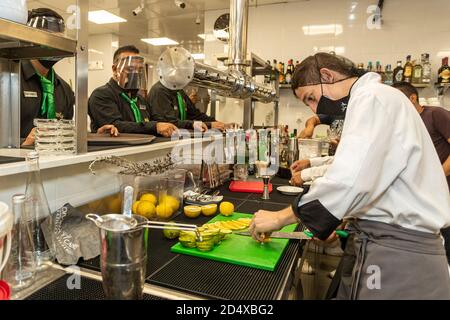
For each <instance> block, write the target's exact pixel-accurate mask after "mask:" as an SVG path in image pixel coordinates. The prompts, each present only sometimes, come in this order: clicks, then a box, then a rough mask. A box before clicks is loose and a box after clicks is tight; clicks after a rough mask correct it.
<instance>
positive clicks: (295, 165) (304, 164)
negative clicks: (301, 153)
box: [291, 159, 311, 174]
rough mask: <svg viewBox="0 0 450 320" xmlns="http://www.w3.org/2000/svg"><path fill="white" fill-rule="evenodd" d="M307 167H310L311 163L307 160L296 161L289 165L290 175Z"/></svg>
mask: <svg viewBox="0 0 450 320" xmlns="http://www.w3.org/2000/svg"><path fill="white" fill-rule="evenodd" d="M309 167H311V161H309V159H303V160H297V161H295V162H294V163H293V164H292V165H291V173H292V174H294V173H295V172H298V171H302V170H303V169H306V168H309Z"/></svg>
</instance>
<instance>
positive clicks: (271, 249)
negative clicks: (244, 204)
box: [171, 212, 297, 271]
mask: <svg viewBox="0 0 450 320" xmlns="http://www.w3.org/2000/svg"><path fill="white" fill-rule="evenodd" d="M251 217H253V215H251V214H246V213H239V212H235V213H233V215H231V216H229V217H225V216H222V215H217V216H216V217H214V218H213V219H211V220H210V221H209V222H208V223H211V222H216V221H229V220H236V219H239V218H251ZM296 226H297V225H296V224H291V225H289V226H286V227H284V228H283V229H282V230H281V231H284V232H291V231H294V230H295V227H296ZM288 242H289V240H288V239H272V241H271V242H267V243H264V244H261V243H259V242H257V241H255V240H253V238H252V237H248V236H241V235H238V234H231V235H228V236H227V238H226V240H224V241H222V242H221V243H220V244H219V245H217V246H215V247H214V249H213V250H211V251H208V252H202V251H200V250H198V249H197V248H185V247H183V246H182V245H181V244H180V243H177V244H176V245H174V246H173V247H172V248H171V251H172V252H174V253H181V254H187V255H191V256H195V257H199V258H205V259H211V260H216V261H221V262H228V263H233V264H238V265H241V266H246V267H252V268H256V269H263V270H269V271H274V270H275V268H276V266H277V264H278V261H279V260H280V258H281V255H282V254H283V252H284V250H285V249H286V246H287V245H288Z"/></svg>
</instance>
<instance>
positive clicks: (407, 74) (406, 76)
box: [403, 55, 413, 83]
mask: <svg viewBox="0 0 450 320" xmlns="http://www.w3.org/2000/svg"><path fill="white" fill-rule="evenodd" d="M412 76H413V65H412V63H411V56H410V55H408V56H406V63H405V66H404V67H403V81H405V82H409V83H411V81H412Z"/></svg>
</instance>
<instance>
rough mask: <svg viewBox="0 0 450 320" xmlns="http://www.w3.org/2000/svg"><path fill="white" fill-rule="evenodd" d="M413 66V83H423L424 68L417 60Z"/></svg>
mask: <svg viewBox="0 0 450 320" xmlns="http://www.w3.org/2000/svg"><path fill="white" fill-rule="evenodd" d="M413 65H414V67H413V75H412V83H415V84H420V83H422V74H423V67H422V65H421V64H420V63H417V61H416V60H414V61H413Z"/></svg>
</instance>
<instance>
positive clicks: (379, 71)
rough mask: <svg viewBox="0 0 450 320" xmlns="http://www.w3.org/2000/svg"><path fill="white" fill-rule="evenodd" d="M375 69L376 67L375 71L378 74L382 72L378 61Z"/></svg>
mask: <svg viewBox="0 0 450 320" xmlns="http://www.w3.org/2000/svg"><path fill="white" fill-rule="evenodd" d="M375 69H376V71H377V73H379V74H381V73H382V72H383V70H382V69H383V68H382V67H381V63H380V61H377V62H376V64H375Z"/></svg>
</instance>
